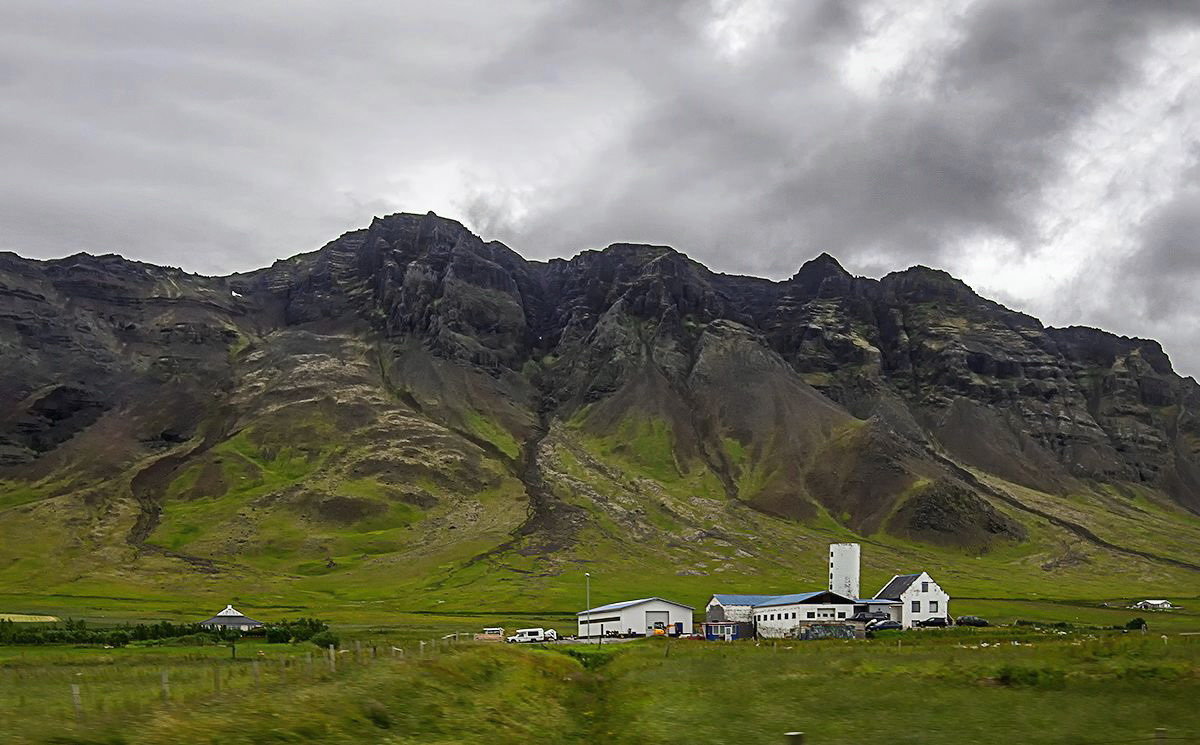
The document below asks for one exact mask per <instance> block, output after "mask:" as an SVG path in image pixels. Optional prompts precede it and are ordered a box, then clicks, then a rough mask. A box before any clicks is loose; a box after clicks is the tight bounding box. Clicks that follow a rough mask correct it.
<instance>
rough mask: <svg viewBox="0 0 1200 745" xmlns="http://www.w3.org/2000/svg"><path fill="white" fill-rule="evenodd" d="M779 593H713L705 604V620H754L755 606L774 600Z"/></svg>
mask: <svg viewBox="0 0 1200 745" xmlns="http://www.w3.org/2000/svg"><path fill="white" fill-rule="evenodd" d="M777 597H779V596H778V595H726V594H718V595H713V596H712V597H711V598H709V600H708V604H707V605H706V606H704V620H705V621H706V622H708V623H716V622H722V621H724V622H729V621H734V622H746V623H753V622H754V606H756V605H759V604H760V603H765V602H767V601H769V600H774V599H775V598H777Z"/></svg>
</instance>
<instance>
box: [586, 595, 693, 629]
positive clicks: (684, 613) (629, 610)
mask: <svg viewBox="0 0 1200 745" xmlns="http://www.w3.org/2000/svg"><path fill="white" fill-rule="evenodd" d="M694 611H695V609H694V608H692V606H690V605H683V604H682V603H674V602H672V601H670V600H663V599H662V598H641V599H640V600H626V601H624V602H620V603H609V604H608V605H600V606H597V607H595V608H589V609H588V610H581V611H579V613H577V614H576V615H577V616H578V620H579V636H580V638H584V637H589V636H603V635H604V634H605V633H607V632H613V631H615V632H616V633H618V634H622V635H644V636H652V635H653V634H654V630H655V628H656V626H657V625H658V624H661V626H658V628H662V629H663V630H665V631H666V633H668V634H670V635H672V636H677V635H687V634H691V633H692V613H693V612H694Z"/></svg>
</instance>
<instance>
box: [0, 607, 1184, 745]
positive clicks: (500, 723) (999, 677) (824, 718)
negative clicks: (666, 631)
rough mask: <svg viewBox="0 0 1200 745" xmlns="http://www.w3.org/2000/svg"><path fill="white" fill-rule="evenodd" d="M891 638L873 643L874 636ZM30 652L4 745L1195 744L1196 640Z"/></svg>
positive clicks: (1, 709) (9, 686)
mask: <svg viewBox="0 0 1200 745" xmlns="http://www.w3.org/2000/svg"><path fill="white" fill-rule="evenodd" d="M881 637H882V635H881ZM237 652H238V657H237V659H232V658H231V657H230V655H229V652H228V650H225V649H224V648H223V647H209V648H186V647H182V648H171V647H155V648H141V649H136V648H128V649H112V650H97V649H86V650H85V649H73V648H37V649H30V650H22V651H21V652H20V653H13V654H6V655H4V656H0V741H2V742H5V743H18V744H22V743H59V744H63V743H75V744H77V745H82V744H84V743H95V744H97V745H99V744H101V743H104V744H106V745H117V744H119V743H131V744H132V743H156V744H157V743H161V744H162V745H168V744H169V745H178V744H179V743H222V744H223V745H229V744H236V743H247V744H249V743H256V744H257V743H288V742H321V743H426V744H430V743H447V744H448V743H594V742H598V741H604V742H607V743H616V744H618V745H620V744H621V743H630V744H631V745H632V744H633V743H639V744H645V743H664V744H665V743H692V742H695V743H700V742H737V743H747V745H756V744H757V743H777V742H783V741H784V740H783V737H782V735H783V733H784V732H785V731H789V730H803V731H804V732H806V733H807V743H809V745H823V744H824V743H862V742H868V741H878V740H881V739H886V740H887V741H889V742H891V743H923V744H933V745H936V744H938V743H947V744H951V743H952V744H953V745H962V744H963V743H993V742H996V743H999V742H1004V743H1010V742H1011V743H1018V742H1019V743H1022V744H1023V745H1026V744H1034V743H1070V744H1072V745H1089V744H1095V745H1099V743H1119V742H1129V743H1133V742H1142V741H1147V740H1153V739H1160V740H1161V739H1165V740H1168V741H1171V742H1182V741H1185V740H1186V741H1190V742H1200V706H1198V705H1197V704H1198V702H1200V636H1188V635H1173V636H1171V637H1169V638H1168V637H1160V636H1157V635H1153V634H1147V635H1143V634H1111V633H1108V634H1105V633H1083V632H1075V633H1069V634H1068V633H1048V634H1042V635H1032V634H1031V635H1027V636H1024V637H1023V638H1021V637H1019V636H1017V635H1015V634H1013V633H1005V634H997V633H988V630H979V633H965V632H964V631H962V630H959V631H955V632H952V633H938V632H933V633H924V634H920V635H915V636H914V635H908V636H905V637H903V639H901V637H899V636H895V637H892V638H878V639H873V640H867V641H858V642H842V641H828V642H805V643H784V642H780V643H779V644H776V645H770V644H762V645H755V644H754V643H753V642H746V643H742V642H736V643H731V644H729V643H727V644H721V643H706V642H699V641H680V640H675V641H664V640H643V641H638V642H632V643H626V644H617V645H611V646H604V647H593V646H587V645H562V646H554V647H549V648H517V647H513V646H505V645H496V644H492V645H489V644H473V643H464V644H460V645H451V644H448V643H447V644H438V645H437V646H434V645H429V647H428V648H426V649H424V650H421V649H420V648H419V647H416V645H414V648H413V649H405V650H400V649H396V648H392V647H390V646H389V647H387V648H377V647H362V646H361V645H357V646H356V647H355V648H354V649H350V650H343V651H341V652H340V653H338V652H335V653H333V657H334V659H333V660H332V661H331V660H330V653H329V652H328V650H321V649H318V648H317V647H315V646H314V645H311V644H305V645H282V646H281V645H274V646H271V645H265V644H264V645H259V646H256V645H253V644H239V645H238V650H237Z"/></svg>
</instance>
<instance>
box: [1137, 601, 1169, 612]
mask: <svg viewBox="0 0 1200 745" xmlns="http://www.w3.org/2000/svg"><path fill="white" fill-rule="evenodd" d="M1132 607H1134V608H1137V609H1138V610H1171V609H1173V608H1175V606H1174V605H1172V604H1171V601H1170V600H1139V601H1138V602H1136V603H1134V604H1133V606H1132Z"/></svg>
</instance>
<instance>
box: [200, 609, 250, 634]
mask: <svg viewBox="0 0 1200 745" xmlns="http://www.w3.org/2000/svg"><path fill="white" fill-rule="evenodd" d="M263 625H264V624H263V622H262V621H255V620H254V619H253V618H247V617H246V616H244V615H242V612H241V611H239V610H237V609H236V608H234V607H233V606H232V605H227V606H225V610H223V611H221V612H220V613H218V614H217V615H215V616H213V617H212V618H210V619H208V620H207V621H201V622H200V626H202V627H204V628H206V629H213V630H222V629H236V630H237V631H250V630H251V629H257V628H262V626H263Z"/></svg>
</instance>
